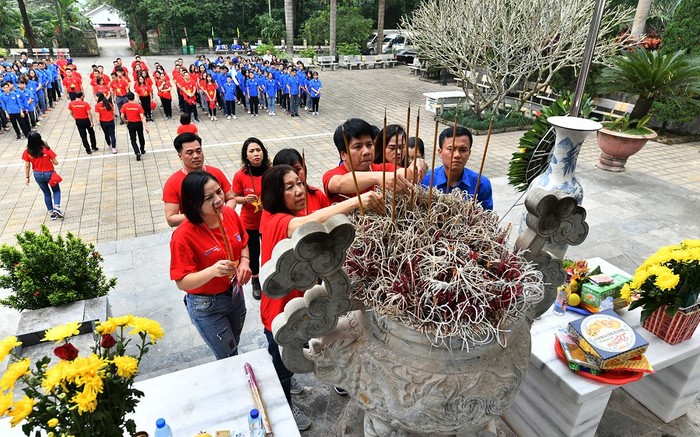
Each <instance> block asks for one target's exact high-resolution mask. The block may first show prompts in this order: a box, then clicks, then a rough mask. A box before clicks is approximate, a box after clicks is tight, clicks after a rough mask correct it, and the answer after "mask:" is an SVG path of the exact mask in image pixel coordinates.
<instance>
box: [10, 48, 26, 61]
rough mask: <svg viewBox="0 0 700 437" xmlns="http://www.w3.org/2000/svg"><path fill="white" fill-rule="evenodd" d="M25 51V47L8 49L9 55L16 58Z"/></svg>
mask: <svg viewBox="0 0 700 437" xmlns="http://www.w3.org/2000/svg"><path fill="white" fill-rule="evenodd" d="M26 52H27V51H26V50H25V49H10V53H9V56H12V57H13V58H14V59H17V58H19V57H20V55H21V54H22V53H26Z"/></svg>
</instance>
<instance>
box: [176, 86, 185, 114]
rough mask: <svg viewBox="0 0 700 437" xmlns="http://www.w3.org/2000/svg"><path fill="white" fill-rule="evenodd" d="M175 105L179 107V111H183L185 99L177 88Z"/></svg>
mask: <svg viewBox="0 0 700 437" xmlns="http://www.w3.org/2000/svg"><path fill="white" fill-rule="evenodd" d="M177 106H178V107H179V108H180V112H185V99H184V98H183V97H182V92H180V90H179V89H178V90H177Z"/></svg>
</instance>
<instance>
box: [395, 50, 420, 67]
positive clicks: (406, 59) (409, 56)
mask: <svg viewBox="0 0 700 437" xmlns="http://www.w3.org/2000/svg"><path fill="white" fill-rule="evenodd" d="M417 56H418V51H417V50H416V49H401V50H399V51H398V52H397V53H396V61H397V62H403V63H404V64H406V65H410V64H413V60H414V59H415V58H416V57H417Z"/></svg>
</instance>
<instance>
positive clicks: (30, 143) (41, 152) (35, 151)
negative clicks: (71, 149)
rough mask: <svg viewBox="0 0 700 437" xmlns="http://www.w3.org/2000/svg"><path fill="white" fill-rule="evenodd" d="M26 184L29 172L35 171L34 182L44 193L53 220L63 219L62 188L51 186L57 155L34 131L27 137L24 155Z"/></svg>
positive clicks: (55, 184)
mask: <svg viewBox="0 0 700 437" xmlns="http://www.w3.org/2000/svg"><path fill="white" fill-rule="evenodd" d="M22 160H23V161H24V173H25V176H26V183H27V185H29V171H30V170H33V171H34V180H35V181H36V183H37V185H39V188H41V191H42V192H43V193H44V204H46V209H47V211H48V213H49V218H50V219H51V220H56V219H57V218H59V217H60V218H63V211H61V186H60V185H59V184H58V182H55V183H54V184H51V177H52V176H53V174H54V173H55V170H54V166H55V165H58V161H57V160H56V153H55V152H54V151H53V150H51V148H50V147H49V145H48V144H46V142H45V141H44V140H43V139H42V138H41V134H40V133H39V132H37V131H32V132H30V133H29V135H27V149H26V150H25V151H24V152H23V153H22Z"/></svg>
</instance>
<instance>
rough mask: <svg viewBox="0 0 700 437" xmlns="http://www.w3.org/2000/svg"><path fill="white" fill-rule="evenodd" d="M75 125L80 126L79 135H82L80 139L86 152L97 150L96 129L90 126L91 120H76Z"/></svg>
mask: <svg viewBox="0 0 700 437" xmlns="http://www.w3.org/2000/svg"><path fill="white" fill-rule="evenodd" d="M75 125H76V126H78V133H79V134H80V139H81V140H82V141H83V147H84V148H85V150H90V147H91V146H92V150H97V140H96V139H95V129H93V128H92V126H90V120H89V119H87V118H80V119H78V120H75ZM88 134H90V144H88Z"/></svg>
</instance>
